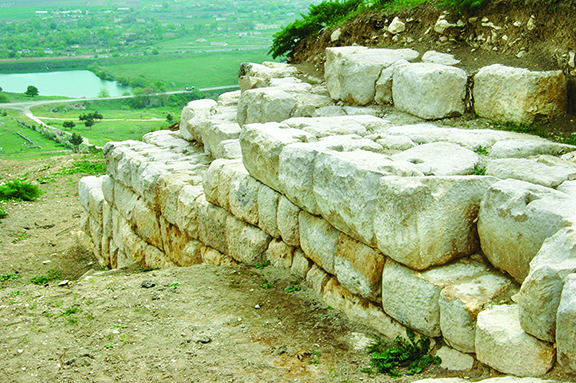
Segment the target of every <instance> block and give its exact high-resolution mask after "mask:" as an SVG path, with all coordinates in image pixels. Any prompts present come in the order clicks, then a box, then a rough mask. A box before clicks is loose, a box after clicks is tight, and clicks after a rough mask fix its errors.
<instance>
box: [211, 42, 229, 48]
mask: <svg viewBox="0 0 576 383" xmlns="http://www.w3.org/2000/svg"><path fill="white" fill-rule="evenodd" d="M210 45H211V46H213V47H225V46H226V45H228V44H227V43H225V42H223V41H212V42H211V43H210Z"/></svg>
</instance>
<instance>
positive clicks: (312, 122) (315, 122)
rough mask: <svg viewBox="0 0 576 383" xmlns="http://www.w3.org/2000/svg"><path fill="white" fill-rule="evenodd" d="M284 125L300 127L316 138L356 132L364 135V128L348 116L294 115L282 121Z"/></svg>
mask: <svg viewBox="0 0 576 383" xmlns="http://www.w3.org/2000/svg"><path fill="white" fill-rule="evenodd" d="M284 123H285V124H286V125H288V126H289V127H291V128H294V129H300V130H303V131H305V132H307V133H310V134H312V135H313V136H315V137H317V138H322V137H327V136H334V135H344V134H357V135H359V136H365V135H366V128H365V127H364V125H362V124H360V123H359V122H357V121H354V120H353V119H350V118H349V117H344V116H343V117H312V118H309V117H295V118H290V119H288V120H286V121H284Z"/></svg>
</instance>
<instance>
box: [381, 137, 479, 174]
mask: <svg viewBox="0 0 576 383" xmlns="http://www.w3.org/2000/svg"><path fill="white" fill-rule="evenodd" d="M392 159H393V160H399V161H406V162H411V163H413V164H415V165H416V166H417V167H418V169H420V171H421V172H422V173H424V174H425V175H433V176H456V175H469V174H474V170H475V168H476V165H477V164H478V160H479V159H478V155H477V154H476V153H474V152H473V151H471V150H469V149H466V148H463V147H462V146H460V145H456V144H452V143H449V142H433V143H430V144H424V145H418V146H416V147H414V148H412V149H408V150H406V151H404V152H402V153H398V154H395V155H393V156H392Z"/></svg>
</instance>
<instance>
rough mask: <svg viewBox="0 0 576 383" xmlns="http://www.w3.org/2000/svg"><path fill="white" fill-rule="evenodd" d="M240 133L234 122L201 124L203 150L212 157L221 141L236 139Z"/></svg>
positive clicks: (238, 126)
mask: <svg viewBox="0 0 576 383" xmlns="http://www.w3.org/2000/svg"><path fill="white" fill-rule="evenodd" d="M241 132H242V130H241V129H240V125H238V124H237V123H235V122H225V123H219V122H211V121H208V122H206V123H204V124H202V125H201V129H200V134H201V137H202V142H203V143H204V149H205V150H206V151H207V152H208V153H210V154H212V155H213V156H214V154H215V153H216V151H217V148H218V145H219V144H220V143H221V142H222V141H226V140H234V139H238V137H240V133H241Z"/></svg>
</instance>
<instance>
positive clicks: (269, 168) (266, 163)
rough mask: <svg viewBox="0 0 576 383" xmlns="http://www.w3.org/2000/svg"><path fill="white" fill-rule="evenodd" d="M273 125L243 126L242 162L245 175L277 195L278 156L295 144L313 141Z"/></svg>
mask: <svg viewBox="0 0 576 383" xmlns="http://www.w3.org/2000/svg"><path fill="white" fill-rule="evenodd" d="M283 127H285V125H280V124H276V123H268V124H250V125H246V126H244V128H243V130H242V134H241V135H240V146H241V147H242V161H243V162H244V166H245V167H246V170H248V173H250V175H251V176H252V177H254V178H256V179H257V180H258V181H260V182H262V183H263V184H264V185H266V186H269V187H271V188H272V189H274V190H276V191H280V187H279V184H278V166H279V163H278V162H279V156H280V152H281V151H282V149H283V148H284V147H285V146H286V145H289V144H294V143H297V142H314V141H317V139H316V137H314V136H312V135H311V134H309V133H306V132H304V131H302V130H298V129H291V128H287V127H286V128H284V129H283Z"/></svg>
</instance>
